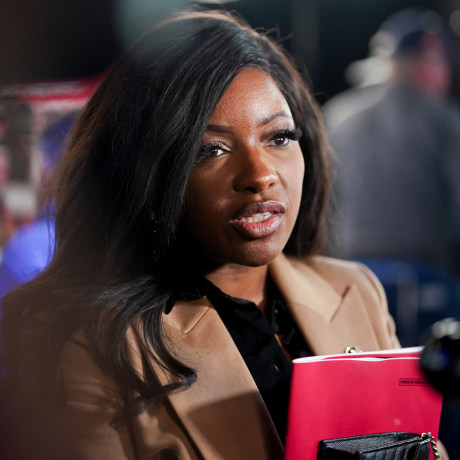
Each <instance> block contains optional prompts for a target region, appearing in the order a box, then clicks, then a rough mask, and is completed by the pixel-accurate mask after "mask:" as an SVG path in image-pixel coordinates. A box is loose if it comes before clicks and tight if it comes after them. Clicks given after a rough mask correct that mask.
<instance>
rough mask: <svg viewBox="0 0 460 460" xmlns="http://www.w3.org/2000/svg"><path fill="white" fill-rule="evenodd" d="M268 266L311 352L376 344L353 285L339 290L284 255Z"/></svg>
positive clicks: (326, 352) (361, 301)
mask: <svg viewBox="0 0 460 460" xmlns="http://www.w3.org/2000/svg"><path fill="white" fill-rule="evenodd" d="M269 268H270V274H271V276H272V278H273V281H274V282H275V284H276V285H277V286H278V289H279V290H280V292H281V294H282V296H283V298H284V299H285V301H286V304H287V306H288V308H289V309H290V311H291V314H292V315H293V317H294V320H295V321H296V323H297V325H298V326H299V329H300V330H301V331H302V333H303V335H304V337H305V339H306V340H307V343H308V344H309V346H310V348H311V351H312V352H313V354H315V355H323V354H335V353H343V352H344V351H345V348H346V347H348V346H352V345H354V346H358V347H359V348H360V349H361V350H363V351H365V350H377V349H379V348H380V346H379V342H378V340H377V337H376V335H375V334H374V333H373V330H374V327H373V325H372V322H371V319H370V318H369V314H368V312H367V309H366V307H365V305H364V302H363V300H362V298H361V296H360V294H359V290H358V289H357V287H356V286H354V285H353V284H351V285H347V286H345V289H343V292H341V293H339V292H337V291H336V290H335V289H334V288H333V286H332V285H331V284H330V283H329V282H328V281H327V280H325V279H324V278H322V277H321V276H320V275H319V274H318V273H317V272H316V271H314V270H313V269H312V268H310V267H309V266H308V265H307V264H305V262H303V261H302V262H301V261H296V260H290V259H288V258H287V257H286V256H284V255H281V256H280V257H278V258H277V259H276V260H275V261H274V262H273V263H272V264H270V266H269Z"/></svg>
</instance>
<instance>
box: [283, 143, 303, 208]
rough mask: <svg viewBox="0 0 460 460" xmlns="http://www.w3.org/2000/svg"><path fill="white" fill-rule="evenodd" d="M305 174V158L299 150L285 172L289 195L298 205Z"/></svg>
mask: <svg viewBox="0 0 460 460" xmlns="http://www.w3.org/2000/svg"><path fill="white" fill-rule="evenodd" d="M304 175H305V160H304V158H303V155H302V151H301V150H300V147H299V150H298V152H297V153H296V155H295V161H293V162H292V163H291V164H290V167H289V171H288V172H287V174H286V181H287V186H288V190H289V195H290V198H291V202H292V204H293V205H295V206H297V208H298V207H299V206H300V201H301V198H302V189H303V180H304Z"/></svg>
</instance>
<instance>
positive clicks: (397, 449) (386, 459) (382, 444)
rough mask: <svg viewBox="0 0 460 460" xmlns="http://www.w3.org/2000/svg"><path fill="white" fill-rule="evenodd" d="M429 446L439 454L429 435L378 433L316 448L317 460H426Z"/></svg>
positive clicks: (328, 443)
mask: <svg viewBox="0 0 460 460" xmlns="http://www.w3.org/2000/svg"><path fill="white" fill-rule="evenodd" d="M430 445H431V446H432V447H433V453H434V456H435V458H436V459H439V454H438V452H437V450H436V443H435V440H434V438H433V436H432V435H431V433H423V434H422V435H419V434H415V433H400V432H393V433H378V434H368V435H363V436H351V437H346V438H337V439H325V440H323V441H320V443H319V445H318V454H317V460H347V459H349V460H358V459H359V460H390V459H391V460H393V459H394V460H428V459H429V458H430Z"/></svg>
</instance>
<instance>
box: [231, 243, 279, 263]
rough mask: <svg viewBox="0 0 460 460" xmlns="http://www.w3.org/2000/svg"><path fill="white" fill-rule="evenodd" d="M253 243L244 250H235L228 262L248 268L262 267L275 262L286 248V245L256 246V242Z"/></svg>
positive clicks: (245, 246)
mask: <svg viewBox="0 0 460 460" xmlns="http://www.w3.org/2000/svg"><path fill="white" fill-rule="evenodd" d="M251 243H252V244H247V245H244V246H243V247H242V248H235V251H234V252H233V253H232V254H231V255H230V256H229V257H228V258H227V261H226V262H227V263H233V264H238V265H244V266H247V267H260V266H262V265H267V264H269V263H271V262H273V261H274V260H275V259H276V258H277V257H278V256H279V255H280V254H281V253H282V252H283V249H284V246H285V244H284V245H279V244H263V243H262V244H260V243H259V244H255V243H256V242H254V241H252V242H251Z"/></svg>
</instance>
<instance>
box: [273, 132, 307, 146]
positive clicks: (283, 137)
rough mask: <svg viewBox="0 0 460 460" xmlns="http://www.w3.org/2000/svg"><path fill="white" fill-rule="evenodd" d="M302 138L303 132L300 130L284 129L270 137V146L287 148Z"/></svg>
mask: <svg viewBox="0 0 460 460" xmlns="http://www.w3.org/2000/svg"><path fill="white" fill-rule="evenodd" d="M301 137H302V132H301V130H300V129H299V128H295V129H283V130H279V131H276V132H274V133H273V134H272V135H271V136H270V137H269V145H273V146H275V147H286V146H287V145H289V144H290V143H291V142H296V141H298V140H299V139H300V138H301Z"/></svg>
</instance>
